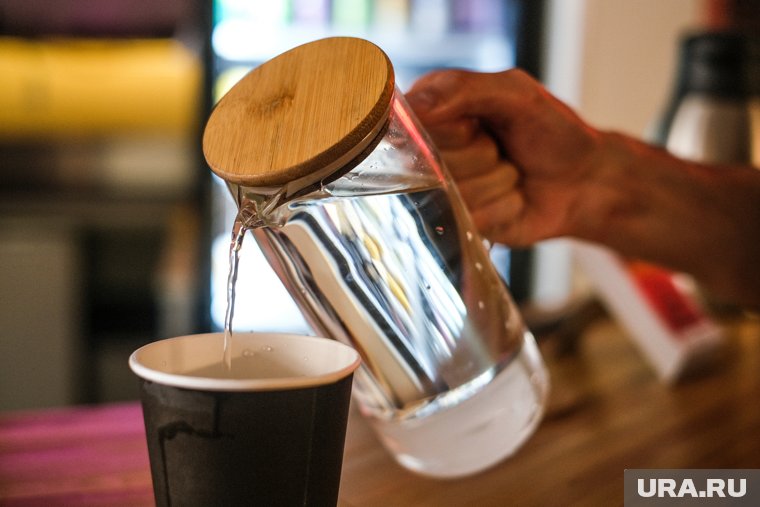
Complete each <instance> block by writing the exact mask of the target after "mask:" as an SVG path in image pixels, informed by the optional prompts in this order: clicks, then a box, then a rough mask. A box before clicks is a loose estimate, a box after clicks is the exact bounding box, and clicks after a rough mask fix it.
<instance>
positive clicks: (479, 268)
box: [475, 262, 483, 271]
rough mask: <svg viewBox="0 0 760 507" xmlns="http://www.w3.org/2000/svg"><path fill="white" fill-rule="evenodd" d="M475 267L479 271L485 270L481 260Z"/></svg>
mask: <svg viewBox="0 0 760 507" xmlns="http://www.w3.org/2000/svg"><path fill="white" fill-rule="evenodd" d="M475 269H477V270H478V271H483V265H482V264H481V263H479V262H476V263H475Z"/></svg>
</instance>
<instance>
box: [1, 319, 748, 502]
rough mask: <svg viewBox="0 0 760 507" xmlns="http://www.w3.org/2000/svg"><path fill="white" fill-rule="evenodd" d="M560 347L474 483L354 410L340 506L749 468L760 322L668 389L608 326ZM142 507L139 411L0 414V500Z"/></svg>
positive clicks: (564, 498)
mask: <svg viewBox="0 0 760 507" xmlns="http://www.w3.org/2000/svg"><path fill="white" fill-rule="evenodd" d="M558 344H559V342H558V341H557V340H551V339H549V340H546V341H544V342H542V343H541V348H542V351H543V352H544V356H545V358H546V360H547V364H548V366H549V370H550V372H551V375H552V386H553V387H552V394H551V397H550V403H549V408H548V411H547V414H546V416H545V418H544V421H543V422H542V423H541V425H540V426H539V428H538V430H537V431H536V433H535V435H534V436H533V437H532V438H531V439H530V440H529V441H528V442H527V443H526V444H525V445H524V446H523V447H522V448H521V449H520V450H519V451H518V452H517V454H516V455H515V456H513V457H512V458H510V459H508V460H506V461H504V462H503V463H501V464H500V465H497V466H496V467H494V468H492V469H490V470H487V471H485V472H483V473H480V474H478V475H475V476H472V477H468V478H464V479H458V480H447V481H441V480H435V479H429V478H425V477H421V476H418V475H415V474H413V473H411V472H408V471H406V470H405V469H403V468H401V467H400V466H399V465H397V464H396V463H395V462H394V461H393V459H392V458H391V457H390V456H389V455H388V454H387V453H386V451H385V450H384V449H383V448H382V447H381V446H380V444H379V442H378V441H377V439H376V438H375V436H374V434H373V433H372V430H371V429H370V427H369V425H368V424H367V423H366V422H365V421H364V420H363V419H362V418H361V417H360V416H359V415H358V414H357V412H356V411H355V410H354V411H352V414H351V417H350V420H349V428H348V436H347V441H346V453H345V461H344V468H343V477H342V483H341V501H340V505H341V506H347V507H365V506H367V507H372V506H378V507H381V506H382V507H387V506H436V507H438V506H460V505H461V506H469V505H478V506H479V507H486V506H500V507H501V506H504V505H520V506H521V507H525V506H541V507H543V506H553V505H562V506H575V505H577V506H597V505H599V506H607V505H621V504H622V501H623V471H624V470H625V469H626V468H730V469H736V468H760V321H758V320H756V319H755V320H746V321H742V322H740V323H737V324H734V325H731V336H730V339H729V340H728V343H727V346H726V347H725V350H724V352H723V353H722V354H721V355H720V357H718V358H716V360H715V361H714V364H712V365H711V366H710V368H709V370H708V371H707V372H705V373H703V374H700V375H699V376H696V377H693V378H691V379H689V380H688V381H685V382H682V383H680V384H678V385H675V386H665V385H663V384H661V383H659V382H658V381H657V380H656V378H655V376H654V374H653V373H652V372H651V370H650V369H649V368H648V366H647V365H646V364H645V363H644V361H643V359H642V358H641V356H640V355H639V353H638V352H637V350H636V349H635V347H634V346H633V344H632V343H631V342H630V341H629V340H628V339H627V338H626V336H625V334H624V333H623V332H622V331H621V330H620V328H619V327H618V326H616V325H615V324H614V323H611V322H610V321H608V320H606V319H603V320H600V321H597V322H596V323H594V324H593V325H591V326H590V327H589V328H588V329H586V331H585V332H584V335H583V336H582V339H581V340H580V341H579V342H578V346H577V348H576V349H575V350H573V351H571V352H570V353H567V352H565V353H559V350H560V349H561V347H558V346H557V345H558ZM152 504H153V496H152V491H151V482H150V473H149V470H148V462H147V453H146V450H145V442H144V433H143V428H142V416H141V412H140V408H139V406H138V405H137V404H135V403H129V404H120V405H107V406H102V407H76V408H70V409H60V410H47V411H35V412H27V413H12V414H5V415H2V416H0V505H3V506H20V505H24V506H29V505H45V506H51V505H67V506H76V505H86V506H127V505H128V506H141V505H152Z"/></svg>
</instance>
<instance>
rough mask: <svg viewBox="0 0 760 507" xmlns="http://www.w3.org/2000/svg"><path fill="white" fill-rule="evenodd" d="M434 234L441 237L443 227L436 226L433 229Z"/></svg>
mask: <svg viewBox="0 0 760 507" xmlns="http://www.w3.org/2000/svg"><path fill="white" fill-rule="evenodd" d="M435 233H436V234H438V235H439V236H442V235H443V233H444V229H443V226H442V225H439V226H437V227H436V228H435Z"/></svg>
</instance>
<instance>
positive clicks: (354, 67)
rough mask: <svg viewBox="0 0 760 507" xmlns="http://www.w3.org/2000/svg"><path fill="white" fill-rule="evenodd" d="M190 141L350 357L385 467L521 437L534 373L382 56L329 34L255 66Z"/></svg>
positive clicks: (526, 346)
mask: <svg viewBox="0 0 760 507" xmlns="http://www.w3.org/2000/svg"><path fill="white" fill-rule="evenodd" d="M203 144H204V154H205V156H206V159H207V161H208V162H209V165H210V167H211V169H212V170H213V171H214V172H215V173H216V174H217V175H219V176H220V177H221V178H223V179H224V180H225V181H226V182H227V184H228V186H229V188H230V191H231V192H232V195H233V197H234V199H235V201H236V203H237V205H238V208H239V209H241V210H243V209H246V210H249V211H248V212H249V214H250V215H251V216H253V220H254V222H255V224H254V227H253V229H252V230H253V235H254V237H255V238H256V241H257V242H258V243H259V246H260V247H261V250H262V251H263V252H264V255H265V257H266V258H267V260H268V261H269V263H270V264H271V265H272V267H273V268H274V270H275V272H276V273H277V274H278V276H279V277H280V278H281V279H282V281H283V283H284V285H285V287H286V288H287V289H288V291H289V293H290V294H291V295H292V296H293V298H294V300H295V301H296V303H297V305H298V306H299V308H300V309H301V311H302V312H303V314H304V316H305V317H306V320H307V321H308V322H309V323H310V325H311V326H312V327H313V329H314V331H315V332H316V333H318V334H321V335H324V336H328V337H331V338H334V339H336V340H339V341H341V342H344V343H346V344H349V345H351V346H352V347H354V348H355V349H356V350H358V351H359V353H360V354H361V356H362V360H363V365H362V367H361V368H360V370H359V371H357V373H356V375H355V387H354V393H355V399H356V401H357V402H358V406H359V409H360V411H361V412H362V414H363V415H364V416H366V417H367V418H368V420H369V421H370V422H371V423H372V425H373V427H374V428H375V430H376V432H377V434H378V436H379V438H380V440H381V441H382V443H383V444H384V445H385V447H386V448H387V449H388V450H389V451H390V452H391V454H392V455H393V456H394V457H395V458H396V460H397V461H398V462H399V463H401V464H402V465H403V466H405V467H407V468H408V469H411V470H413V471H416V472H419V473H421V474H424V475H428V476H433V477H457V476H463V475H468V474H472V473H475V472H478V471H480V470H482V469H484V468H487V467H489V466H491V465H493V464H495V463H497V462H499V461H500V460H502V459H503V458H505V457H507V456H509V455H511V454H512V453H513V452H514V451H515V450H516V449H517V448H518V447H519V446H520V445H521V444H522V443H523V442H524V441H525V440H526V439H527V438H528V437H529V436H530V434H531V433H532V432H533V431H534V429H535V428H536V426H537V425H538V423H539V421H540V419H541V415H542V414H543V410H544V406H545V403H546V399H547V393H548V385H549V381H548V375H547V372H546V369H545V368H544V365H543V363H542V360H541V357H540V354H539V352H538V349H537V347H536V344H535V341H534V339H533V337H532V336H531V334H530V332H529V331H528V330H527V329H526V327H525V325H524V323H523V320H522V318H521V316H520V314H519V313H518V311H517V309H516V306H515V304H514V302H513V301H512V298H511V297H510V294H509V292H508V289H507V287H506V285H505V284H504V283H503V281H502V280H501V278H500V277H499V275H498V273H497V271H496V270H495V268H494V266H493V265H492V263H491V262H490V258H489V254H488V250H487V249H486V247H485V245H484V242H483V240H482V239H481V238H480V236H479V235H478V233H477V231H476V229H475V227H474V226H473V223H472V221H471V218H470V216H469V214H468V212H467V210H466V209H465V207H464V205H463V203H462V200H461V198H460V196H459V194H458V192H457V189H456V187H455V186H454V184H453V183H452V180H451V178H450V176H449V174H448V172H447V170H446V168H445V167H444V165H443V163H442V162H441V160H440V158H439V156H438V154H437V153H436V151H435V148H434V146H433V144H432V143H431V141H430V139H429V138H428V137H427V135H426V134H425V132H424V131H423V129H422V128H421V127H420V125H419V124H418V122H417V120H416V119H415V117H414V116H413V114H412V113H411V110H410V109H409V107H408V106H407V104H406V102H405V100H404V97H403V95H402V94H401V93H400V92H399V90H398V89H397V88H396V86H395V84H394V78H393V67H392V65H391V63H390V61H389V60H388V58H387V56H386V55H385V53H384V52H383V51H382V50H380V49H379V48H378V47H377V46H375V45H373V44H371V43H369V42H367V41H364V40H362V39H356V38H349V37H334V38H328V39H322V40H319V41H315V42H312V43H309V44H305V45H303V46H299V47H297V48H295V49H292V50H290V51H288V52H286V53H284V54H282V55H280V56H278V57H276V58H274V59H273V60H270V61H269V62H266V63H264V64H263V65H261V66H260V67H258V68H256V69H254V70H253V71H251V72H250V73H249V74H248V75H247V76H246V77H244V78H243V79H242V80H241V81H240V82H238V84H237V85H236V86H235V87H233V88H232V89H231V90H230V91H229V92H228V93H227V95H225V97H223V98H222V99H221V101H220V102H219V103H218V105H217V106H216V108H215V109H214V111H213V112H212V114H211V116H210V118H209V121H208V123H207V125H206V130H205V133H204V140H203ZM238 311H239V310H238ZM245 311H259V312H264V311H266V308H252V309H245Z"/></svg>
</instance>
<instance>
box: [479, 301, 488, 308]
mask: <svg viewBox="0 0 760 507" xmlns="http://www.w3.org/2000/svg"><path fill="white" fill-rule="evenodd" d="M485 307H486V304H485V303H484V302H483V301H478V308H480V309H481V310H482V309H483V308H485Z"/></svg>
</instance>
